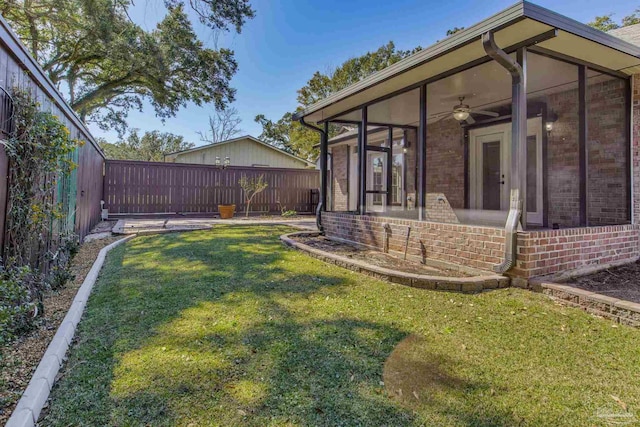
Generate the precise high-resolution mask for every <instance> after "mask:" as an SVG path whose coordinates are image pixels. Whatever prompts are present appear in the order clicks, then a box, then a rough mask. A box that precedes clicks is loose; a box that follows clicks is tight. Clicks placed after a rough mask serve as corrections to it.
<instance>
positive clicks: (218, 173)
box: [104, 160, 320, 214]
mask: <svg viewBox="0 0 640 427" xmlns="http://www.w3.org/2000/svg"><path fill="white" fill-rule="evenodd" d="M105 167H106V171H105V177H104V197H105V199H104V200H105V204H106V207H107V208H108V209H109V213H110V214H159V213H161V214H169V213H215V212H218V205H220V204H235V205H236V210H237V211H238V212H240V211H242V210H244V208H245V204H244V198H243V194H242V189H241V188H240V185H239V184H238V181H239V180H240V178H241V177H242V176H245V175H246V176H247V177H249V178H252V177H258V176H260V175H264V178H265V181H267V183H268V187H267V189H266V190H264V191H263V192H262V193H260V194H258V195H256V197H255V198H254V200H253V202H252V204H251V212H260V213H274V212H280V209H281V207H282V208H285V209H288V210H295V211H297V212H300V213H308V212H314V211H315V206H316V205H317V203H318V201H317V196H314V194H315V193H317V189H318V187H319V186H320V174H319V172H318V171H317V170H304V169H279V168H251V167H237V166H231V167H228V168H226V169H222V168H219V167H217V166H211V165H197V164H185V163H159V162H139V161H127V160H107V161H106V166H105Z"/></svg>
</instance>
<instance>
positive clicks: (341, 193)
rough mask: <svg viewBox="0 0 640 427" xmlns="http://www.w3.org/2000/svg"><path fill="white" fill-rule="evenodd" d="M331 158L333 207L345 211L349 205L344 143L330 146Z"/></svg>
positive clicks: (346, 151) (346, 149) (346, 158)
mask: <svg viewBox="0 0 640 427" xmlns="http://www.w3.org/2000/svg"><path fill="white" fill-rule="evenodd" d="M331 158H332V160H333V164H332V167H333V169H332V171H331V180H332V182H331V184H332V185H331V187H332V189H333V194H332V201H333V209H334V210H336V211H346V210H348V207H349V194H348V191H347V189H348V188H349V176H348V170H349V168H348V162H349V156H348V147H347V146H346V145H343V146H339V147H332V148H331Z"/></svg>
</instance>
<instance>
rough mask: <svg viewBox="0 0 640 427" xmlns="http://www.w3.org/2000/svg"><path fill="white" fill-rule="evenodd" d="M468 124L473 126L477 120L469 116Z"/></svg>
mask: <svg viewBox="0 0 640 427" xmlns="http://www.w3.org/2000/svg"><path fill="white" fill-rule="evenodd" d="M466 122H467V124H468V125H472V124H474V123H475V122H476V120H475V119H474V118H473V117H471V114H469V117H467V120H466Z"/></svg>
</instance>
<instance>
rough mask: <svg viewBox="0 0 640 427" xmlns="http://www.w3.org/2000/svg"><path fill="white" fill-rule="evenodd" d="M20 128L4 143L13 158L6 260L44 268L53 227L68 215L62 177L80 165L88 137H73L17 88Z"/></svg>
mask: <svg viewBox="0 0 640 427" xmlns="http://www.w3.org/2000/svg"><path fill="white" fill-rule="evenodd" d="M13 98H14V108H15V110H14V123H15V129H14V132H13V134H12V135H11V137H10V138H9V140H8V141H7V142H5V151H6V153H7V156H8V157H9V160H10V164H11V168H10V169H9V197H8V199H9V203H8V207H7V233H6V240H5V245H6V246H5V259H6V260H11V262H12V263H15V264H16V265H18V266H23V265H30V266H31V267H32V268H33V269H35V270H37V269H41V268H44V267H46V265H47V261H48V259H47V256H48V254H47V252H46V251H43V248H46V247H47V246H49V245H48V242H49V241H50V239H52V238H54V237H53V236H52V229H51V227H52V225H55V226H56V229H55V230H53V232H62V231H64V230H65V228H64V227H63V226H62V225H61V223H63V221H64V220H65V217H64V213H63V211H62V209H61V204H60V203H59V202H58V201H57V198H56V188H57V185H58V180H59V179H60V178H61V177H63V176H65V175H69V174H70V173H71V171H72V170H73V169H74V168H75V167H76V165H75V163H74V162H73V161H72V160H71V159H72V154H73V152H74V151H75V150H76V148H77V147H78V146H79V145H82V144H83V142H81V141H78V140H74V139H72V138H71V136H70V131H69V129H68V128H67V127H66V126H64V125H63V124H62V123H61V122H60V120H59V119H58V117H56V116H54V115H53V114H51V113H49V112H43V111H39V110H38V108H39V105H38V104H37V103H36V102H35V101H34V100H33V99H32V98H31V95H30V94H29V93H27V92H24V91H21V90H18V89H15V90H14V94H13Z"/></svg>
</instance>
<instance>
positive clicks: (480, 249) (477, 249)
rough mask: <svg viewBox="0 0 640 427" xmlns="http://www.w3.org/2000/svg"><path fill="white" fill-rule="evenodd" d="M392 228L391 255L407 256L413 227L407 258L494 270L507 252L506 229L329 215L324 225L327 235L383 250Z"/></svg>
mask: <svg viewBox="0 0 640 427" xmlns="http://www.w3.org/2000/svg"><path fill="white" fill-rule="evenodd" d="M385 223H387V224H389V225H390V234H389V252H390V253H392V254H396V255H402V254H404V245H405V240H406V236H407V227H409V226H410V227H411V233H410V237H409V245H408V249H407V258H408V259H410V260H413V261H416V262H422V261H423V260H425V259H427V258H428V259H432V260H436V261H443V262H448V263H453V264H458V265H463V266H467V267H471V268H475V269H481V270H487V271H491V268H492V266H493V265H494V264H498V263H500V262H501V256H502V255H503V253H504V230H503V229H500V228H492V227H479V226H469V225H460V224H443V223H435V222H421V221H413V220H404V219H395V218H386V217H374V216H363V215H354V214H348V213H333V212H327V213H324V214H323V218H322V225H323V226H324V229H325V232H326V235H327V236H329V237H336V238H340V239H344V240H349V241H352V242H358V243H361V244H365V245H368V246H372V247H374V248H377V249H379V250H382V248H383V247H384V239H385V234H384V228H383V224H385Z"/></svg>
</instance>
